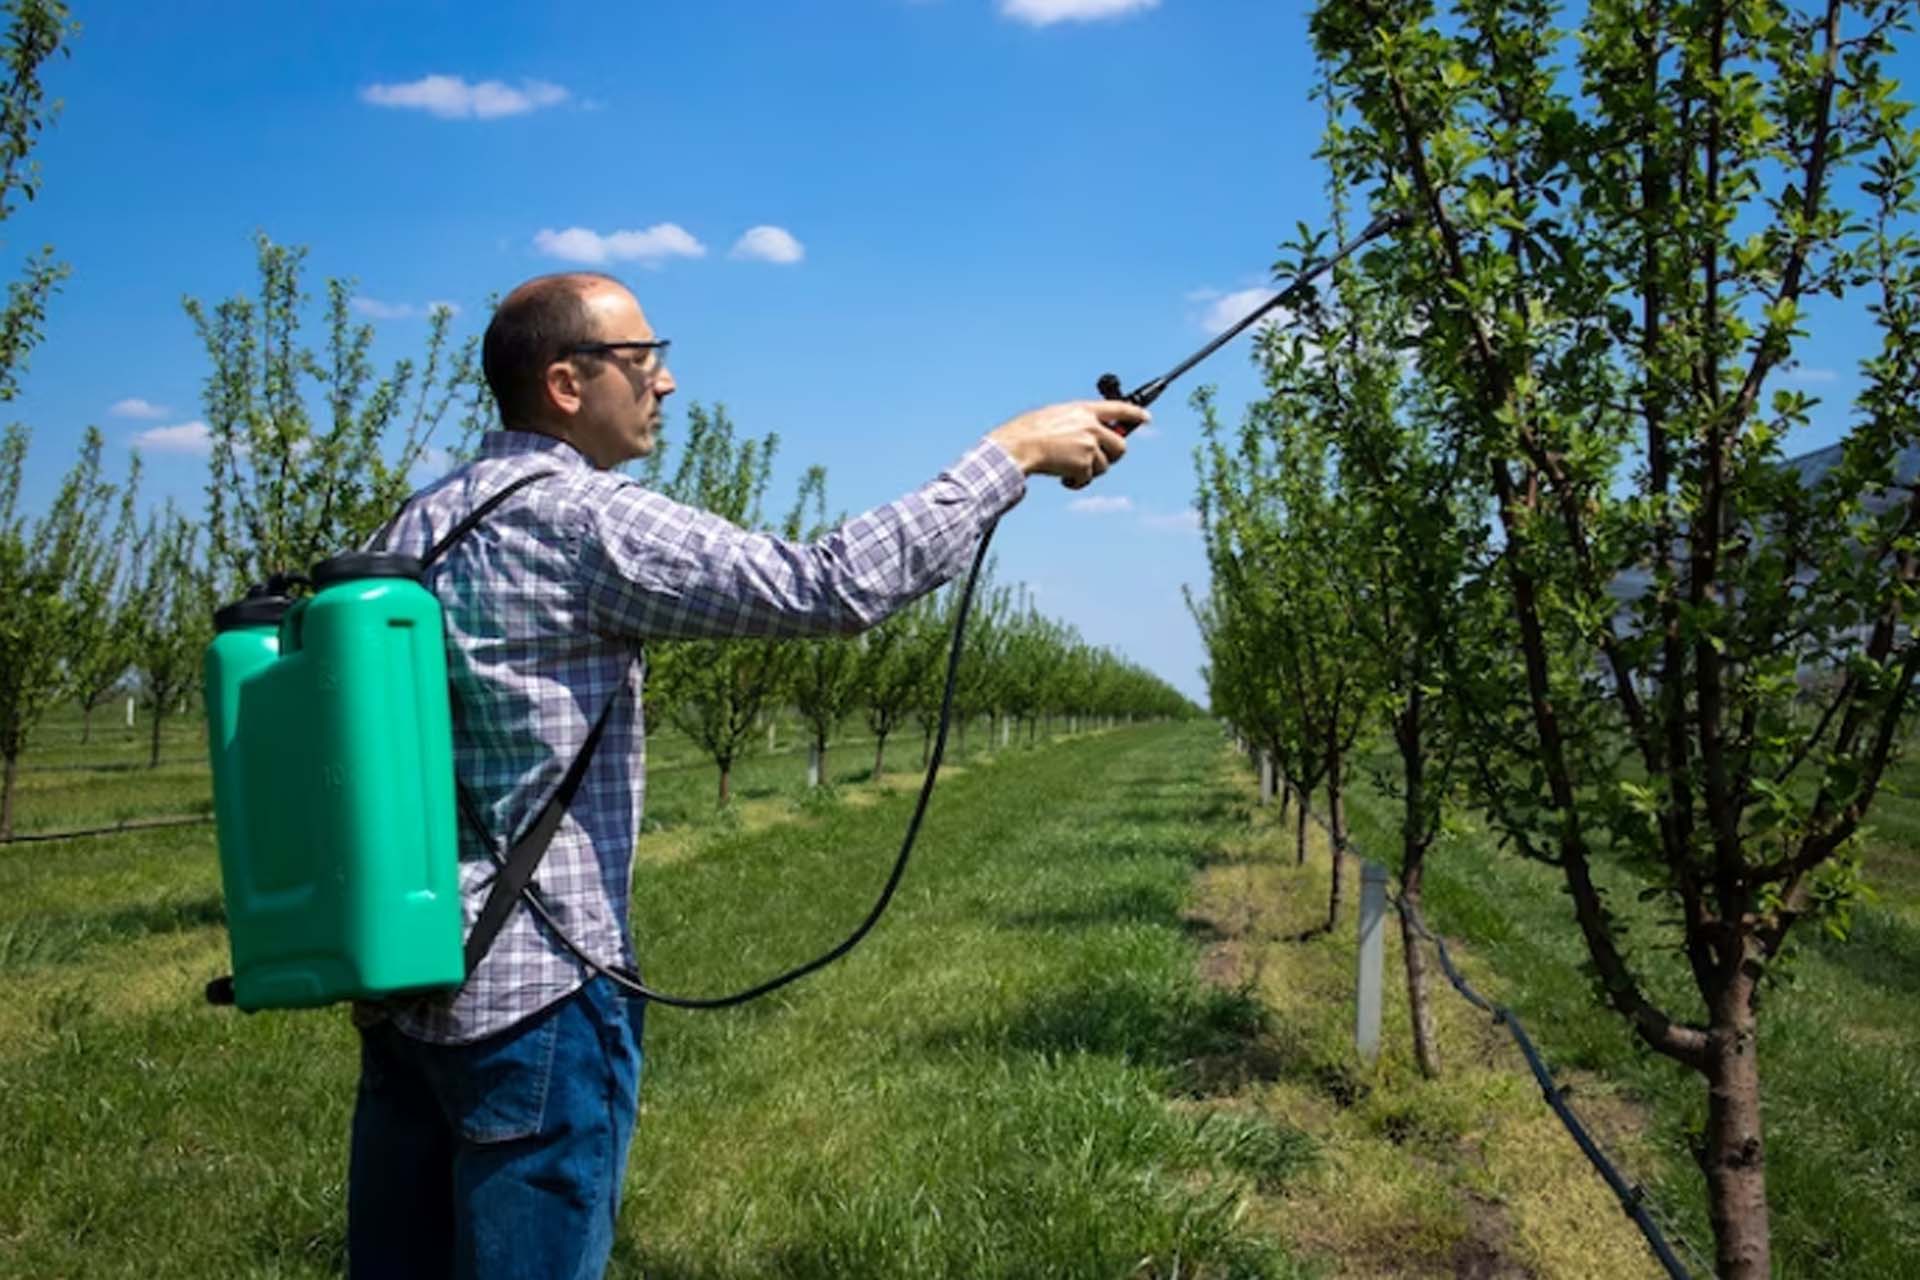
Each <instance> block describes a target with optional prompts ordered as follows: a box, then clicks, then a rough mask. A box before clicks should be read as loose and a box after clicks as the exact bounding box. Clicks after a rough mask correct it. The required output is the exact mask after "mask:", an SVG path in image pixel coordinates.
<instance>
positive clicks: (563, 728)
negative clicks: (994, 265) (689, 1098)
mask: <svg viewBox="0 0 1920 1280" xmlns="http://www.w3.org/2000/svg"><path fill="white" fill-rule="evenodd" d="M665 350H666V343H665V342H664V341H662V340H660V339H658V338H656V336H655V334H654V331H653V329H652V327H651V326H650V325H648V323H647V319H646V316H645V315H644V314H642V312H641V310H640V305H639V303H638V302H637V301H636V300H635V299H634V296H633V295H632V294H631V293H629V292H628V291H627V289H626V288H625V287H623V286H622V285H621V284H620V283H619V282H618V281H616V280H613V279H611V278H610V277H606V276H600V275H591V274H572V275H560V276H543V277H540V278H538V279H534V280H530V281H528V282H526V283H525V284H523V285H521V286H520V287H519V288H517V289H515V290H514V291H513V292H512V293H511V294H509V295H508V296H507V298H506V299H505V301H503V302H502V303H501V304H500V307H499V309H498V310H497V311H496V312H495V313H494V316H493V320H492V322H491V323H490V324H489V325H488V327H487V333H486V338H485V340H484V343H483V362H484V365H485V370H486V376H487V382H488V385H489V386H490V387H491V388H492V389H493V394H494V398H495V400H496V401H497V402H498V404H499V407H500V416H501V422H502V425H503V427H504V428H505V429H503V430H501V431H497V432H493V433H491V434H489V435H488V436H487V437H486V438H485V440H484V441H483V442H482V444H481V448H480V454H479V457H478V458H477V459H476V460H475V461H473V462H471V463H469V464H468V465H466V466H463V467H461V468H459V469H458V470H456V471H454V472H452V473H451V474H449V475H447V476H446V477H444V478H443V479H441V480H440V481H438V482H437V483H435V484H434V485H432V486H430V487H429V488H427V489H426V490H424V491H423V492H422V493H420V494H418V495H416V496H415V498H414V500H413V501H412V502H410V503H409V504H408V506H407V508H406V510H405V511H403V512H402V513H401V515H400V517H399V518H398V519H397V520H396V521H395V523H394V526H393V529H392V531H391V534H390V536H389V539H388V543H387V545H388V548H389V549H391V550H395V551H404V552H411V553H416V554H418V553H422V552H424V551H425V550H426V548H428V547H429V546H431V545H432V544H433V543H434V542H435V541H436V540H438V539H439V538H440V537H441V536H443V535H444V534H446V533H447V531H448V530H449V529H451V528H452V527H453V526H455V525H456V524H458V523H459V522H460V521H461V520H462V519H464V518H465V517H466V516H467V515H468V514H469V513H470V512H472V511H473V509H474V508H475V507H477V506H479V505H480V504H481V503H482V502H484V501H486V500H487V499H488V498H489V497H491V496H492V495H494V494H496V493H498V492H499V491H500V490H502V489H503V488H505V487H506V486H507V485H509V484H512V483H513V482H514V481H516V480H518V479H522V478H524V477H526V476H528V475H531V474H533V473H536V472H542V471H546V472H552V473H553V474H551V475H549V476H547V477H545V478H544V479H540V480H537V481H534V482H533V483H531V484H529V485H528V486H527V487H525V488H523V489H520V490H518V491H517V492H516V493H514V494H513V495H512V496H511V497H510V498H509V499H508V500H506V501H505V502H504V503H503V504H502V505H500V506H499V507H498V508H496V509H495V510H494V511H493V512H492V513H491V514H489V515H488V516H487V517H486V519H485V520H484V521H483V522H482V523H480V524H479V525H478V526H477V527H475V528H474V529H473V531H472V532H471V533H469V534H468V535H467V536H466V537H465V538H463V539H462V540H460V541H459V542H458V543H456V544H455V545H454V547H453V548H452V549H451V550H450V551H449V552H448V553H447V554H446V555H445V557H444V558H442V559H441V560H440V561H438V562H436V563H435V564H434V565H433V566H432V568H430V569H429V570H428V573H427V584H428V586H429V587H431V588H432V589H433V590H434V592H435V593H436V594H437V595H438V596H439V597H440V599H441V601H442V602H443V603H444V605H445V607H446V622H447V634H448V662H449V675H450V678H451V680H452V683H453V686H454V690H455V694H456V698H455V706H456V708H457V716H456V722H455V731H454V735H455V749H456V751H455V754H456V763H457V768H458V772H459V776H460V779H461V781H462V782H463V783H464V784H465V786H466V787H467V788H468V789H469V790H470V791H471V792H472V793H473V795H474V796H475V797H476V799H477V802H478V807H479V809H480V811H481V814H480V816H481V819H482V821H483V822H484V823H485V825H486V826H487V828H488V830H489V832H490V833H491V834H492V836H493V838H494V839H495V840H496V841H497V843H498V844H499V845H500V846H501V847H504V846H505V845H506V844H508V843H510V841H511V838H512V837H513V836H515V835H517V834H518V833H519V832H521V831H522V830H523V829H524V828H526V827H527V826H528V824H529V823H530V822H531V821H532V819H533V817H534V815H535V814H537V813H538V812H539V811H540V809H541V808H542V807H543V806H544V805H545V804H546V803H547V801H548V799H549V797H550V796H552V794H553V793H554V791H555V789H556V786H557V783H558V779H559V778H560V776H561V775H562V774H563V773H564V772H565V771H566V770H567V768H568V766H569V765H570V764H571V763H572V762H573V760H574V758H575V757H576V755H577V754H578V753H579V752H580V750H581V747H582V745H583V743H584V741H585V740H586V738H587V735H588V733H589V730H590V728H591V726H592V725H593V724H594V723H595V722H596V720H597V719H599V718H600V717H601V716H602V714H603V712H604V714H605V716H606V722H605V728H604V730H603V731H602V736H601V738H600V740H599V744H598V747H597V749H596V750H595V752H594V754H593V755H592V757H591V758H590V763H589V765H588V768H587V772H586V774H585V777H584V780H583V782H582V784H581V787H580V790H579V791H578V793H577V794H576V796H575V797H574V800H573V803H572V805H571V806H570V808H569V810H568V812H567V814H566V816H565V817H564V818H563V820H562V822H561V824H560V827H559V829H558V832H557V834H556V835H555V836H554V838H553V841H552V843H551V845H550V846H549V847H548V849H547V853H546V856H545V859H544V861H543V862H542V863H541V865H540V870H539V873H538V877H537V883H538V884H539V886H540V890H541V892H542V895H543V897H544V898H545V900H546V902H547V904H548V906H549V908H550V909H551V911H552V914H553V916H554V919H555V923H556V924H557V925H558V926H559V927H560V928H561V930H562V931H563V932H564V933H566V934H567V935H569V936H570V937H571V938H572V940H573V941H574V942H575V943H577V944H578V945H579V946H580V948H581V949H582V950H583V951H584V952H585V953H586V954H587V955H590V956H592V957H593V958H594V960H595V961H596V962H598V963H599V964H600V965H602V966H606V967H619V966H624V967H631V966H632V964H633V952H632V948H631V944H630V942H629V939H628V929H627V904H628V896H629V893H630V887H631V878H632V868H633V849H634V840H635V836H636V835H637V834H638V832H639V830H640V812H641V804H642V800H643V784H644V774H643V750H644V739H645V735H644V731H643V726H642V723H641V702H640V689H641V676H642V662H643V655H642V650H641V648H640V644H641V642H642V641H644V640H647V639H654V638H660V639H667V638H677V637H688V636H747V635H759V636H790V635H807V634H826V633H836V632H837V633H852V632H857V631H860V630H862V629H864V628H866V627H870V626H872V625H873V624H875V623H877V622H879V621H880V620H881V619H882V618H885V617H886V616H887V615H888V614H890V613H892V612H893V611H894V610H896V609H898V608H900V607H902V606H903V605H905V604H907V603H909V602H910V601H912V600H913V599H915V598H917V597H918V596H920V595H922V594H923V593H925V592H926V591H928V590H931V589H932V588H933V587H935V586H937V585H939V584H940V583H942V582H944V581H946V580H947V579H948V578H950V577H952V576H953V575H954V574H955V573H957V572H959V571H960V570H961V569H962V568H964V567H965V565H966V563H967V559H968V556H969V554H970V553H971V550H972V548H973V546H974V544H975V543H976V542H977V540H978V538H979V536H980V534H981V532H982V531H983V530H984V529H985V527H986V526H987V525H988V524H989V523H990V522H991V521H992V520H994V519H995V518H996V517H998V516H999V515H1000V514H1001V513H1002V512H1004V511H1006V510H1007V509H1008V508H1010V507H1012V506H1013V505H1014V504H1015V503H1017V502H1018V501H1019V500H1020V498H1021V496H1022V495H1023V493H1024V492H1025V477H1026V476H1028V475H1034V474H1043V475H1053V476H1059V477H1061V478H1062V479H1063V480H1064V481H1065V482H1066V484H1067V485H1068V486H1069V487H1074V488H1078V487H1080V486H1083V485H1085V484H1087V483H1089V482H1090V481H1092V480H1093V479H1094V478H1095V477H1096V476H1098V475H1100V474H1101V473H1102V472H1104V471H1105V470H1106V469H1107V468H1108V466H1110V465H1111V464H1112V463H1113V462H1114V461H1116V460H1117V459H1118V458H1119V457H1120V456H1121V454H1122V453H1124V452H1125V449H1126V446H1125V444H1124V442H1123V441H1122V439H1121V437H1120V435H1119V434H1118V433H1117V432H1116V431H1114V430H1113V429H1112V427H1114V426H1121V427H1132V426H1136V425H1138V424H1140V423H1143V422H1145V421H1146V420H1147V414H1146V412H1145V411H1144V410H1142V409H1139V408H1137V407H1135V406H1133V405H1130V404H1124V403H1119V402H1105V401H1092V402H1081V403H1073V404H1062V405H1055V406H1052V407H1049V408H1044V409H1039V410H1035V411H1034V412H1031V413H1027V414H1022V415H1021V416H1019V417H1017V418H1014V419H1012V420H1010V421H1008V422H1006V423H1004V424H1002V425H1001V426H999V427H997V428H995V429H994V430H993V431H992V432H990V433H989V434H988V435H987V437H986V438H985V439H983V440H981V441H980V442H979V443H977V444H976V445H974V447H973V448H972V449H970V450H968V451H967V452H966V453H965V454H964V455H962V456H961V458H960V459H959V461H957V462H956V463H954V465H953V466H951V467H950V468H948V469H947V470H946V471H945V472H943V473H942V474H941V475H940V476H939V477H937V478H936V479H934V480H933V481H931V482H930V483H928V484H927V485H925V486H924V487H922V488H921V489H919V490H917V491H915V492H914V493H911V494H909V495H908V496H906V497H905V498H902V499H901V500H899V501H897V502H893V503H889V504H887V505H886V506H883V507H879V508H876V509H875V510H873V511H870V512H868V513H867V514H865V515H863V516H860V517H858V518H856V519H854V520H851V521H849V522H847V523H846V524H845V525H843V526H842V527H841V528H840V529H838V530H836V531H835V532H834V533H832V534H831V535H829V536H828V537H826V538H824V539H822V540H821V541H820V542H818V543H816V544H813V545H801V544H797V543H790V542H785V541H782V540H780V539H777V538H773V537H770V536H767V535H765V534H759V533H750V532H747V531H744V530H741V529H739V528H737V527H735V526H733V525H731V524H729V523H727V522H726V521H724V520H722V519H719V518H717V517H715V516H712V515H709V514H706V513H704V512H699V511H695V510H692V509H690V508H687V507H683V506H681V505H679V504H678V503H675V502H672V501H670V500H668V499H666V498H663V497H661V496H660V495H658V494H654V493H650V492H648V491H647V490H645V489H643V488H642V487H640V486H639V485H638V484H636V483H634V482H633V481H632V480H630V479H628V478H626V477H623V476H621V475H618V474H616V473H614V472H613V471H612V470H610V469H611V468H613V467H616V466H618V465H620V464H621V463H623V462H626V461H628V460H629V459H633V458H639V457H644V456H645V455H646V454H648V453H649V452H651V451H652V449H653V447H654V440H655V433H656V431H657V430H658V428H659V423H660V404H661V401H662V400H664V399H665V398H666V397H667V396H669V395H671V394H672V393H673V391H674V389H675V384H674V380H673V375H672V374H671V373H669V372H668V370H667V366H666V361H665V359H664V355H665ZM461 839H462V856H461V863H460V871H461V889H462V894H463V898H464V905H465V909H466V920H467V925H468V927H469V928H471V927H472V924H473V921H474V918H475V916H476V915H477V914H478V911H479V906H480V903H481V902H482V901H483V900H484V899H485V896H486V891H487V888H488V885H489V882H490V880H491V876H492V868H493V863H492V862H491V861H490V860H489V859H488V858H487V856H486V854H485V851H484V850H483V849H482V847H481V845H480V841H479V837H478V836H477V835H476V834H475V833H474V832H472V831H471V830H468V829H467V827H466V826H465V825H464V824H463V828H462V833H461ZM359 1015H360V1016H359V1017H358V1018H357V1021H359V1022H360V1023H361V1079H360V1093H359V1098H358V1102H357V1105H356V1107H355V1112H354V1122H353V1153H352V1160H351V1167H350V1171H349V1179H348V1182H349V1187H348V1253H349V1258H350V1267H351V1272H352V1275H353V1276H355V1277H357V1278H362V1280H364V1278H366V1277H383V1276H395V1277H400V1276H404V1277H409V1278H418V1277H426V1276H462V1277H469V1276H500V1277H552V1278H555V1280H557V1278H559V1277H574V1276H582V1277H592V1276H598V1275H600V1274H601V1273H602V1271H603V1269H604V1268H605V1265H606V1260H607V1254H608V1251H609V1249H610V1248H611V1247H612V1243H613V1228H614V1220H615V1216H616V1214H617V1211H618V1207H619V1197H620V1185H621V1179H622V1177H623V1175H624V1173H625V1170H626V1158H627V1144H628V1141H629V1139H630V1138H631V1136H632V1132H633V1123H634V1114H635V1103H636V1095H637V1090H638V1084H639V1072H640V1028H641V1015H642V1007H641V1006H640V1005H638V1004H636V1003H630V1002H629V1001H628V1000H627V999H625V998H624V997H622V996H620V995H619V994H617V992H616V991H615V989H614V987H613V984H612V983H610V982H609V981H608V980H607V979H606V978H605V977H597V976H595V975H594V972H593V971H592V970H591V969H589V968H588V967H587V966H585V965H583V964H582V963H580V961H579V960H578V959H577V958H576V957H575V956H574V955H573V954H572V953H570V952H569V951H568V950H567V949H566V948H565V947H563V946H562V945H560V944H559V943H558V942H556V941H555V940H554V938H553V936H552V935H551V934H550V933H549V932H547V931H546V929H545V928H544V927H543V926H542V925H541V924H540V922H539V921H537V920H536V919H535V918H534V916H533V914H532V913H531V912H529V911H528V910H527V909H526V908H525V906H524V904H516V906H515V908H514V910H513V912H512V914H511V915H509V916H508V917H507V921H506V924H505V925H504V927H503V928H502V929H501V931H500V933H499V935H498V937H497V938H496V939H495V941H494V943H493V945H492V948H491V949H490V950H489V951H488V952H487V955H486V957H485V959H483V960H482V961H481V962H480V964H479V965H478V966H477V967H476V968H475V970H474V972H473V973H472V974H471V975H470V976H469V978H468V980H467V982H466V984H465V985H464V986H462V987H461V988H459V990H457V991H455V992H452V993H450V994H447V995H445V996H440V997H434V998H428V999H420V1000H413V1001H406V1002H396V1003H392V1004H387V1005H383V1006H377V1007H367V1008H363V1009H362V1010H360V1011H359Z"/></svg>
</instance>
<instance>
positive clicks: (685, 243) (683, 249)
mask: <svg viewBox="0 0 1920 1280" xmlns="http://www.w3.org/2000/svg"><path fill="white" fill-rule="evenodd" d="M533 247H534V248H536V249H538V250H539V251H540V252H541V253H544V254H546V255H547V256H548V257H549V258H560V259H562V260H563V261H566V262H579V263H584V264H586V265H587V266H594V267H597V266H603V265H605V264H606V263H609V262H638V263H639V264H641V265H642V266H646V267H657V266H659V265H660V264H661V263H662V262H664V261H666V260H667V259H668V258H704V257H706V256H707V246H705V245H703V244H701V243H700V242H699V241H698V240H696V239H694V238H693V237H692V236H691V235H689V234H688V233H687V230H686V228H684V227H681V226H679V225H677V224H675V223H672V222H660V223H655V224H654V225H653V226H651V227H648V228H647V229H646V230H645V231H609V232H608V233H607V234H606V235H601V234H600V233H599V232H598V231H589V230H588V229H587V228H585V227H568V228H567V229H566V230H565V231H555V230H553V229H551V228H542V229H541V230H540V231H538V232H536V233H535V234H534V237H533Z"/></svg>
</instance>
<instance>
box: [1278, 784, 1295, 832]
mask: <svg viewBox="0 0 1920 1280" xmlns="http://www.w3.org/2000/svg"><path fill="white" fill-rule="evenodd" d="M1292 803H1293V784H1292V783H1291V782H1288V781H1287V780H1286V778H1285V777H1284V776H1283V777H1282V778H1281V779H1280V821H1281V822H1285V821H1286V820H1287V806H1288V805H1291V804H1292Z"/></svg>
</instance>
